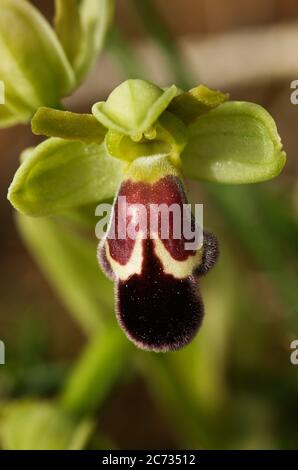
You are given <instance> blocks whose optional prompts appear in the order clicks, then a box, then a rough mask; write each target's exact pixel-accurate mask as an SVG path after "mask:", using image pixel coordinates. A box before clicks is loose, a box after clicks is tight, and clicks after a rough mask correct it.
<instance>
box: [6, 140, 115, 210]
mask: <svg viewBox="0 0 298 470" xmlns="http://www.w3.org/2000/svg"><path fill="white" fill-rule="evenodd" d="M122 172H123V163H122V162H120V161H119V160H116V159H114V158H111V157H109V156H107V154H106V152H105V149H104V146H103V145H97V144H89V145H87V144H84V143H81V142H73V141H67V140H63V139H58V138H51V139H48V140H46V141H45V142H43V143H41V144H40V145H38V146H37V147H36V148H34V149H33V150H32V151H30V150H29V151H28V152H26V153H25V154H24V155H23V157H22V163H21V165H20V167H19V169H18V170H17V172H16V174H15V176H14V179H13V181H12V183H11V185H10V187H9V190H8V199H9V201H10V202H11V204H12V205H13V206H14V207H15V208H16V209H17V210H19V211H20V212H22V213H24V214H26V215H32V216H48V215H53V214H58V213H64V212H67V211H69V210H71V209H74V208H76V207H80V206H83V205H85V204H89V203H91V202H94V203H96V202H99V201H102V200H105V199H108V198H111V197H113V196H114V194H115V192H116V191H117V189H118V185H119V183H120V181H121V178H122Z"/></svg>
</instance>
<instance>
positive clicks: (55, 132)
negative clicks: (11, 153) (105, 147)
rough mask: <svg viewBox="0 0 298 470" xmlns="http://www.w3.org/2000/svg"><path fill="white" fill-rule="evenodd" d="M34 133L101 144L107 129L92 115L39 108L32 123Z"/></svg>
mask: <svg viewBox="0 0 298 470" xmlns="http://www.w3.org/2000/svg"><path fill="white" fill-rule="evenodd" d="M31 127H32V132H33V133H34V134H37V135H46V136H47V137H61V138H62V139H67V140H77V141H79V142H85V143H86V144H91V143H97V144H100V143H102V141H103V140H104V136H105V134H106V129H105V128H104V127H103V126H102V125H101V124H100V123H99V122H98V121H97V119H95V117H94V116H92V114H79V113H71V112H69V111H58V110H56V109H52V108H45V107H42V108H39V109H38V111H37V112H36V113H35V115H34V116H33V119H32V121H31Z"/></svg>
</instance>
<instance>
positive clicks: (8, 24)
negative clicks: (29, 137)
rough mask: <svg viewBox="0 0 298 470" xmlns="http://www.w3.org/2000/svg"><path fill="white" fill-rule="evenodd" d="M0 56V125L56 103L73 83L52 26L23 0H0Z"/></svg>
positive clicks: (66, 61)
mask: <svg viewBox="0 0 298 470" xmlns="http://www.w3.org/2000/svg"><path fill="white" fill-rule="evenodd" d="M0 57H1V60H0V77H1V79H2V80H3V82H4V85H5V112H2V113H1V114H2V119H1V117H0V125H1V126H2V127H4V126H6V125H11V124H14V123H17V122H26V121H28V120H29V119H30V117H31V116H32V114H33V113H34V111H35V110H36V109H37V108H38V107H39V106H42V105H47V106H57V105H58V104H59V101H60V99H61V97H63V96H65V95H67V94H68V93H69V92H70V91H71V89H72V88H73V87H74V85H75V76H74V72H73V70H72V67H71V66H70V64H69V61H68V60H67V57H66V55H65V53H64V50H63V48H62V46H61V44H60V42H59V41H58V39H57V36H56V35H55V33H54V31H53V29H52V28H51V27H50V25H49V24H48V22H47V21H46V20H45V19H44V18H43V16H42V15H41V14H40V13H39V12H38V10H36V8H34V7H33V5H31V4H30V3H29V2H27V1H25V0H1V14H0Z"/></svg>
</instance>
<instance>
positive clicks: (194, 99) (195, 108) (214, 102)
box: [169, 85, 229, 124]
mask: <svg viewBox="0 0 298 470" xmlns="http://www.w3.org/2000/svg"><path fill="white" fill-rule="evenodd" d="M228 99H229V95H228V94H227V93H223V92H221V91H218V90H212V89H211V88H208V87H206V86H205V85H198V86H197V87H195V88H192V89H191V90H189V91H187V92H186V93H181V94H179V95H178V96H176V97H175V98H174V99H173V101H172V102H171V104H170V106H169V111H171V112H172V113H174V114H176V116H178V117H179V118H180V119H181V120H182V121H183V122H184V123H185V124H189V123H190V122H191V121H193V120H194V119H196V118H197V117H199V116H201V115H202V114H205V113H207V112H208V111H210V110H211V109H213V108H216V107H217V106H219V105H220V104H222V103H224V102H225V101H227V100H228Z"/></svg>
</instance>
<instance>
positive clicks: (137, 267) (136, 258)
mask: <svg viewBox="0 0 298 470" xmlns="http://www.w3.org/2000/svg"><path fill="white" fill-rule="evenodd" d="M143 239H144V238H143V235H142V233H141V232H139V233H138V235H137V238H136V240H135V244H134V247H133V250H132V254H131V256H130V258H129V260H128V262H127V263H126V264H124V265H123V264H120V263H118V262H117V261H116V260H115V259H114V258H112V256H111V254H110V249H109V244H108V243H107V241H106V242H105V245H104V248H105V250H106V257H107V260H108V262H109V263H110V265H111V268H112V270H113V272H114V273H115V275H116V277H117V279H119V280H121V281H126V280H127V279H128V278H129V277H131V276H133V275H134V274H138V275H140V274H141V273H142V265H143V256H144V253H143Z"/></svg>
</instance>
